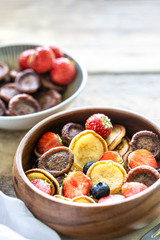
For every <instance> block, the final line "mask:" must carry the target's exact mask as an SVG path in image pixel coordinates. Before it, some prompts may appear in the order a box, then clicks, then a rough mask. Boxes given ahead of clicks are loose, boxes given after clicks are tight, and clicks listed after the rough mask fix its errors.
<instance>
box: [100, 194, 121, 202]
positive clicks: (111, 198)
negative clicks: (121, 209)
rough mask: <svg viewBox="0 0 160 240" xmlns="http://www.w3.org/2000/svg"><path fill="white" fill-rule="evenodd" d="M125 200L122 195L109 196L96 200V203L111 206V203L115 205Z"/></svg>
mask: <svg viewBox="0 0 160 240" xmlns="http://www.w3.org/2000/svg"><path fill="white" fill-rule="evenodd" d="M123 199H125V197H124V196H123V195H120V194H113V195H109V196H107V197H102V198H100V199H99V200H98V203H107V204H112V203H117V202H120V201H122V200H123Z"/></svg>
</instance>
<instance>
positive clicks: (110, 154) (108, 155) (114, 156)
mask: <svg viewBox="0 0 160 240" xmlns="http://www.w3.org/2000/svg"><path fill="white" fill-rule="evenodd" d="M101 160H112V161H114V162H117V163H120V164H122V165H123V160H122V158H121V156H120V155H119V153H118V152H116V151H107V152H105V153H104V154H103V155H102V157H101V158H100V159H99V161H101Z"/></svg>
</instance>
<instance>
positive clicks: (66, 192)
mask: <svg viewBox="0 0 160 240" xmlns="http://www.w3.org/2000/svg"><path fill="white" fill-rule="evenodd" d="M90 187H91V179H90V178H89V177H87V176H86V175H85V174H84V173H83V172H80V171H78V172H71V173H70V174H68V175H67V177H66V178H65V179H64V181H63V187H62V192H63V196H64V197H67V198H74V197H78V196H81V195H87V194H88V192H89V190H90Z"/></svg>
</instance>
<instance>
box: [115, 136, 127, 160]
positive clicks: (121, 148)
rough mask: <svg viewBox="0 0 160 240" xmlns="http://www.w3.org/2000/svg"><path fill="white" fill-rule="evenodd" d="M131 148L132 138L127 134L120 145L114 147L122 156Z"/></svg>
mask: <svg viewBox="0 0 160 240" xmlns="http://www.w3.org/2000/svg"><path fill="white" fill-rule="evenodd" d="M129 149H130V139H129V138H128V137H127V136H125V137H123V138H122V141H121V142H120V143H119V144H118V146H117V147H116V148H115V149H114V150H115V151H117V152H118V153H119V154H120V155H121V156H122V157H123V156H124V155H125V154H126V153H127V152H128V151H129Z"/></svg>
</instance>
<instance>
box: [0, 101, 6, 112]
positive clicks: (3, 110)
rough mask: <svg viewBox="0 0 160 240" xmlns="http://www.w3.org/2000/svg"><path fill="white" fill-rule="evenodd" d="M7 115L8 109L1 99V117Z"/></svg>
mask: <svg viewBox="0 0 160 240" xmlns="http://www.w3.org/2000/svg"><path fill="white" fill-rule="evenodd" d="M5 113H6V107H5V104H4V102H3V101H2V100H1V99H0V116H4V115H5Z"/></svg>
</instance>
